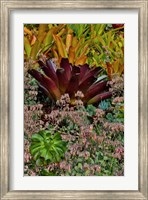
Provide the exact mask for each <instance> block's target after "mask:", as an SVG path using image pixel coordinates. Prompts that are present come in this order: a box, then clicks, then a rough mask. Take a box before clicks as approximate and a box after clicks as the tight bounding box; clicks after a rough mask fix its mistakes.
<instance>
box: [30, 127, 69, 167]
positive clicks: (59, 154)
mask: <svg viewBox="0 0 148 200" xmlns="http://www.w3.org/2000/svg"><path fill="white" fill-rule="evenodd" d="M31 140H32V142H31V146H30V153H31V155H32V156H33V158H34V160H35V161H36V165H38V166H42V165H46V164H48V163H52V162H59V161H60V160H61V158H63V157H64V154H65V151H66V142H64V141H63V140H62V138H61V135H60V133H58V132H56V133H55V134H52V133H51V132H50V131H48V130H43V131H39V132H38V133H36V134H33V135H32V138H31Z"/></svg>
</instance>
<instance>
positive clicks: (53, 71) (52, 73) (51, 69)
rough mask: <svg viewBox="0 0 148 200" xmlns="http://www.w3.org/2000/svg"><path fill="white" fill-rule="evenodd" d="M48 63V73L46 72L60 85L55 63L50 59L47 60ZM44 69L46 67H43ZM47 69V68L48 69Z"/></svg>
mask: <svg viewBox="0 0 148 200" xmlns="http://www.w3.org/2000/svg"><path fill="white" fill-rule="evenodd" d="M46 64H47V68H48V71H49V72H48V74H47V73H46V72H45V71H44V72H45V74H46V75H47V76H48V77H49V78H51V79H52V80H53V81H55V83H56V85H57V86H58V78H57V75H56V69H55V67H54V65H53V64H52V62H51V61H50V60H47V61H46ZM43 70H45V68H43ZM46 71H47V69H46Z"/></svg>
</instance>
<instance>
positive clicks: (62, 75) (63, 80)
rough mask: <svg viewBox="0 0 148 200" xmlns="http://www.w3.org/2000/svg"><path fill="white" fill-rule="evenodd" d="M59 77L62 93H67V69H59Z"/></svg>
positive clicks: (57, 72)
mask: <svg viewBox="0 0 148 200" xmlns="http://www.w3.org/2000/svg"><path fill="white" fill-rule="evenodd" d="M56 74H57V77H58V82H59V89H60V91H61V93H62V94H64V93H65V91H66V89H67V87H68V83H69V80H68V79H67V76H66V73H65V70H64V69H63V68H60V69H57V71H56Z"/></svg>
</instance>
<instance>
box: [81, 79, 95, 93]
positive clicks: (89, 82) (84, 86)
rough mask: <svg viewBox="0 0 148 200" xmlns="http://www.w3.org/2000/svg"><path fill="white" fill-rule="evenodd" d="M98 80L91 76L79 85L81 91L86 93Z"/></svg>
mask: <svg viewBox="0 0 148 200" xmlns="http://www.w3.org/2000/svg"><path fill="white" fill-rule="evenodd" d="M96 80H97V78H95V77H94V76H89V77H88V78H87V79H84V81H83V82H82V83H81V84H80V85H79V90H80V91H82V92H83V93H85V92H86V91H87V90H88V88H89V87H90V86H91V85H92V84H93V83H94V82H95V81H96Z"/></svg>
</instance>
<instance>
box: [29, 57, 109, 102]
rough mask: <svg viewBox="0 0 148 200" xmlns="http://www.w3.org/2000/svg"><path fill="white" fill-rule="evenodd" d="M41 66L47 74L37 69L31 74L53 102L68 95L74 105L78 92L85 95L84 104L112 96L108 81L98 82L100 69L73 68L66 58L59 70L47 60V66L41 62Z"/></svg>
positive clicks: (87, 67) (83, 66)
mask: <svg viewBox="0 0 148 200" xmlns="http://www.w3.org/2000/svg"><path fill="white" fill-rule="evenodd" d="M39 64H40V66H41V69H42V70H43V71H44V73H45V74H43V73H41V72H39V71H37V70H35V69H31V70H30V71H29V73H30V74H31V75H32V76H33V77H34V78H35V79H36V80H37V81H38V83H39V86H40V87H41V88H42V89H43V90H44V92H45V93H46V94H47V95H48V96H49V97H50V98H51V99H52V100H53V101H57V100H59V99H60V97H61V95H63V94H66V93H67V94H69V96H70V99H71V104H73V103H74V101H75V99H76V96H75V94H76V93H77V92H78V91H81V92H82V93H83V94H84V97H83V98H82V100H83V103H84V104H95V103H97V102H99V101H101V100H103V99H107V98H110V97H111V95H112V93H111V92H109V91H108V88H107V81H97V77H98V75H99V74H100V73H101V72H102V68H100V67H97V68H94V69H93V68H91V69H90V68H89V66H88V65H87V64H85V65H82V66H72V65H70V63H69V61H68V59H66V58H62V60H61V64H60V65H61V68H59V69H55V67H54V65H53V64H52V62H51V61H50V60H47V61H46V64H45V63H43V62H42V61H39Z"/></svg>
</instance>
